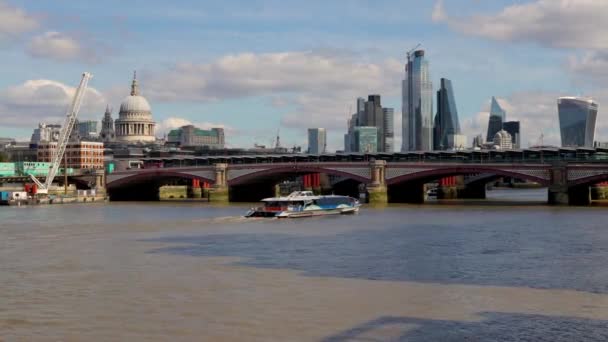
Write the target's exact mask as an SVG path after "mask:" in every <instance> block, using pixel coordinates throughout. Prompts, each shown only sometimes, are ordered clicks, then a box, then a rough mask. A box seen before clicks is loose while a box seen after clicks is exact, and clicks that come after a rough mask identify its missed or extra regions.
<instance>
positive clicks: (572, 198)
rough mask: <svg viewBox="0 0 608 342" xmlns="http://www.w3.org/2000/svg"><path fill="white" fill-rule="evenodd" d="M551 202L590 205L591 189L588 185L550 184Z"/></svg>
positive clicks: (553, 203)
mask: <svg viewBox="0 0 608 342" xmlns="http://www.w3.org/2000/svg"><path fill="white" fill-rule="evenodd" d="M548 197H549V201H548V202H549V204H552V205H589V204H591V191H590V189H589V187H588V186H574V187H568V186H550V187H549V194H548Z"/></svg>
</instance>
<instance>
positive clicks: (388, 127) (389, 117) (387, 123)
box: [382, 108, 395, 153]
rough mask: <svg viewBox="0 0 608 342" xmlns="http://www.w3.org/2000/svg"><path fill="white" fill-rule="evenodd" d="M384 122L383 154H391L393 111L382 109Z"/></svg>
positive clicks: (393, 134) (393, 136) (393, 125)
mask: <svg viewBox="0 0 608 342" xmlns="http://www.w3.org/2000/svg"><path fill="white" fill-rule="evenodd" d="M382 114H383V120H384V152H388V153H392V152H393V144H394V139H395V110H394V109H393V108H382Z"/></svg>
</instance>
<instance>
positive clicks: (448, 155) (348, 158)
mask: <svg viewBox="0 0 608 342" xmlns="http://www.w3.org/2000/svg"><path fill="white" fill-rule="evenodd" d="M373 160H384V161H386V162H388V163H392V162H402V163H404V162H405V163H455V164H485V163H492V164H554V163H603V164H607V163H608V152H600V151H596V150H590V149H560V150H534V149H533V150H515V151H496V150H487V151H485V150H484V151H458V152H407V153H376V154H356V153H355V154H324V155H307V154H288V155H256V156H251V155H249V156H196V157H194V156H183V157H182V156H178V157H166V158H143V159H142V161H143V167H144V168H148V169H150V168H182V167H199V166H212V165H214V164H218V163H222V164H229V165H251V164H277V163H296V164H297V163H307V164H310V163H369V162H371V161H373Z"/></svg>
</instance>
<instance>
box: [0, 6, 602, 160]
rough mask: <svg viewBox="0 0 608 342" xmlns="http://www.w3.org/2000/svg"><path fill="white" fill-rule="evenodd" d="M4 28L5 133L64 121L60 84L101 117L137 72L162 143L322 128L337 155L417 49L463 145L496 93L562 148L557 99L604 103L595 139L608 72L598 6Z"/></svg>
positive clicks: (52, 16) (258, 11)
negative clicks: (448, 103)
mask: <svg viewBox="0 0 608 342" xmlns="http://www.w3.org/2000/svg"><path fill="white" fill-rule="evenodd" d="M569 3H570V4H569ZM572 3H574V5H576V6H575V7H576V9H575V10H573V8H572ZM5 18H11V20H13V21H14V22H13V23H12V24H11V25H10V26H9V25H6V24H5V25H4V26H3V25H2V24H0V50H1V51H2V54H0V62H1V63H2V65H3V66H4V68H3V72H2V77H0V119H3V120H2V124H0V136H14V137H18V138H26V137H29V135H30V134H31V131H32V129H33V128H34V126H35V125H36V123H37V122H38V121H53V120H59V117H60V116H61V113H62V111H63V109H65V104H64V103H67V99H68V98H69V92H70V89H69V88H66V87H65V86H66V85H67V86H70V87H73V86H74V85H75V84H77V82H78V79H79V75H80V73H81V72H82V71H84V70H88V71H91V72H92V73H93V74H94V75H95V78H94V79H93V80H92V82H91V84H90V85H91V87H93V88H94V89H95V90H96V91H97V92H95V93H92V94H91V96H89V97H88V98H87V105H86V106H85V107H84V108H83V111H82V112H81V116H82V117H84V118H96V119H101V117H102V115H103V110H104V108H105V104H106V103H107V104H109V105H110V106H112V107H114V108H117V107H118V106H119V104H120V101H121V99H122V98H123V97H124V96H126V95H128V91H129V83H130V79H131V75H132V72H133V70H137V71H138V76H139V77H138V78H139V79H140V85H141V90H142V93H143V95H144V96H146V97H147V98H148V100H149V102H150V103H151V105H152V109H153V115H154V118H155V119H156V121H157V122H158V123H159V127H158V132H157V135H159V136H161V135H162V133H163V132H164V131H166V130H167V129H169V128H172V127H174V126H176V125H179V124H183V123H187V122H192V123H195V124H199V125H201V126H205V127H209V126H213V125H224V126H226V127H227V130H228V135H227V140H228V143H229V144H230V145H232V146H244V147H248V146H252V145H253V143H254V142H255V143H265V144H268V143H269V142H270V141H271V140H272V138H273V136H274V135H275V134H276V131H277V129H279V128H280V130H281V135H282V141H283V142H285V143H286V144H289V145H293V144H298V145H302V146H303V147H305V145H306V140H305V137H306V128H307V127H315V126H319V127H327V128H328V134H329V135H330V136H329V141H330V147H332V149H336V148H341V146H340V145H341V141H342V134H343V133H344V128H345V126H346V118H347V117H348V115H349V112H350V108H352V107H353V106H354V103H355V99H356V97H357V96H367V95H368V94H372V93H379V94H381V95H382V96H383V104H384V105H385V106H390V107H394V108H395V109H396V114H397V113H400V108H401V101H400V97H399V94H400V80H401V79H402V77H403V60H404V54H405V51H407V50H408V49H409V48H411V47H413V46H415V45H416V44H418V43H421V44H422V47H423V48H424V49H425V50H426V55H427V57H428V58H429V61H430V66H431V75H432V79H433V82H434V85H435V86H436V85H438V84H439V79H440V78H441V77H446V78H449V79H451V80H452V81H453V84H454V89H455V93H456V100H457V105H458V110H459V115H460V120H461V125H462V126H463V129H464V130H465V133H466V134H468V135H469V141H470V140H471V139H472V136H473V135H474V134H478V133H482V132H483V131H484V130H485V125H486V124H487V113H486V112H487V109H488V106H489V101H490V98H491V97H492V96H497V97H498V98H499V99H500V101H501V103H502V104H503V105H504V107H505V108H506V109H507V111H508V113H507V115H508V117H509V118H510V119H520V120H522V129H523V130H524V144H526V143H534V142H535V141H536V139H537V137H538V136H539V135H540V134H541V133H543V134H544V135H545V137H546V139H548V141H549V142H552V143H556V144H558V143H559V134H558V132H557V130H556V124H555V122H556V120H557V108H556V105H555V99H556V97H557V96H559V95H564V94H570V95H587V96H594V97H595V98H596V99H598V100H599V101H600V117H599V118H600V119H599V120H600V122H599V123H598V126H599V127H598V133H597V135H598V139H601V138H604V139H608V134H606V133H608V129H607V128H606V126H605V125H604V121H605V120H604V116H603V114H601V112H602V110H601V108H602V99H603V98H604V97H606V98H607V99H608V96H606V94H608V91H604V89H607V86H608V82H607V81H608V75H604V74H603V73H601V72H600V73H599V74H598V73H597V72H596V71H597V70H598V68H599V70H600V71H601V70H603V66H604V64H603V63H606V65H608V62H607V61H608V57H607V55H608V54H604V53H603V50H604V49H605V48H607V47H608V42H606V41H605V40H604V39H603V38H602V36H601V34H600V33H598V32H606V30H605V29H608V27H605V26H606V25H607V24H606V22H608V20H606V19H608V4H606V2H605V1H603V0H597V1H593V0H577V1H572V0H570V1H567V0H530V1H504V0H484V1H479V0H444V1H367V0H366V1H363V0H340V1H306V2H304V1H297V2H296V1H174V2H173V3H169V2H166V1H158V0H152V1H138V0H133V1H103V2H94V1H80V2H75V1H70V0H55V1H40V0H21V1H15V0H0V19H5ZM583 18H586V19H583ZM552 21H556V22H558V23H560V22H563V23H568V25H551V24H550V23H551V22H552ZM591 24H593V25H591ZM539 26H542V28H539ZM562 26H564V27H562ZM592 31H593V32H592ZM595 31H598V32H595ZM575 41H576V43H573V42H575ZM581 74H593V75H599V76H597V77H596V76H590V77H581V76H580V75H581ZM604 76H607V77H604ZM40 80H48V81H52V82H51V83H49V82H46V83H45V82H41V81H40ZM28 98H31V102H30V101H28ZM62 101H63V102H62ZM606 102H608V101H606ZM116 115H117V113H114V116H115V117H116ZM400 122H401V121H400V118H399V120H398V121H397V125H399V126H398V127H400ZM397 133H400V132H397Z"/></svg>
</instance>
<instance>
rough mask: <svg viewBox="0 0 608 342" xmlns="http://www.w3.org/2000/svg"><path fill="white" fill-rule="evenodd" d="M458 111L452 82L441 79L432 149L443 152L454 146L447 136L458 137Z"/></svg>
mask: <svg viewBox="0 0 608 342" xmlns="http://www.w3.org/2000/svg"><path fill="white" fill-rule="evenodd" d="M460 134H461V132H460V123H459V122H458V110H457V109H456V100H455V99H454V90H453V88H452V81H450V80H448V79H445V78H442V79H441V88H439V90H438V91H437V114H436V115H435V131H434V134H433V145H434V146H433V148H434V149H435V150H445V149H448V148H452V147H454V146H450V145H453V143H452V144H450V141H449V136H450V135H452V136H454V135H460Z"/></svg>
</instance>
